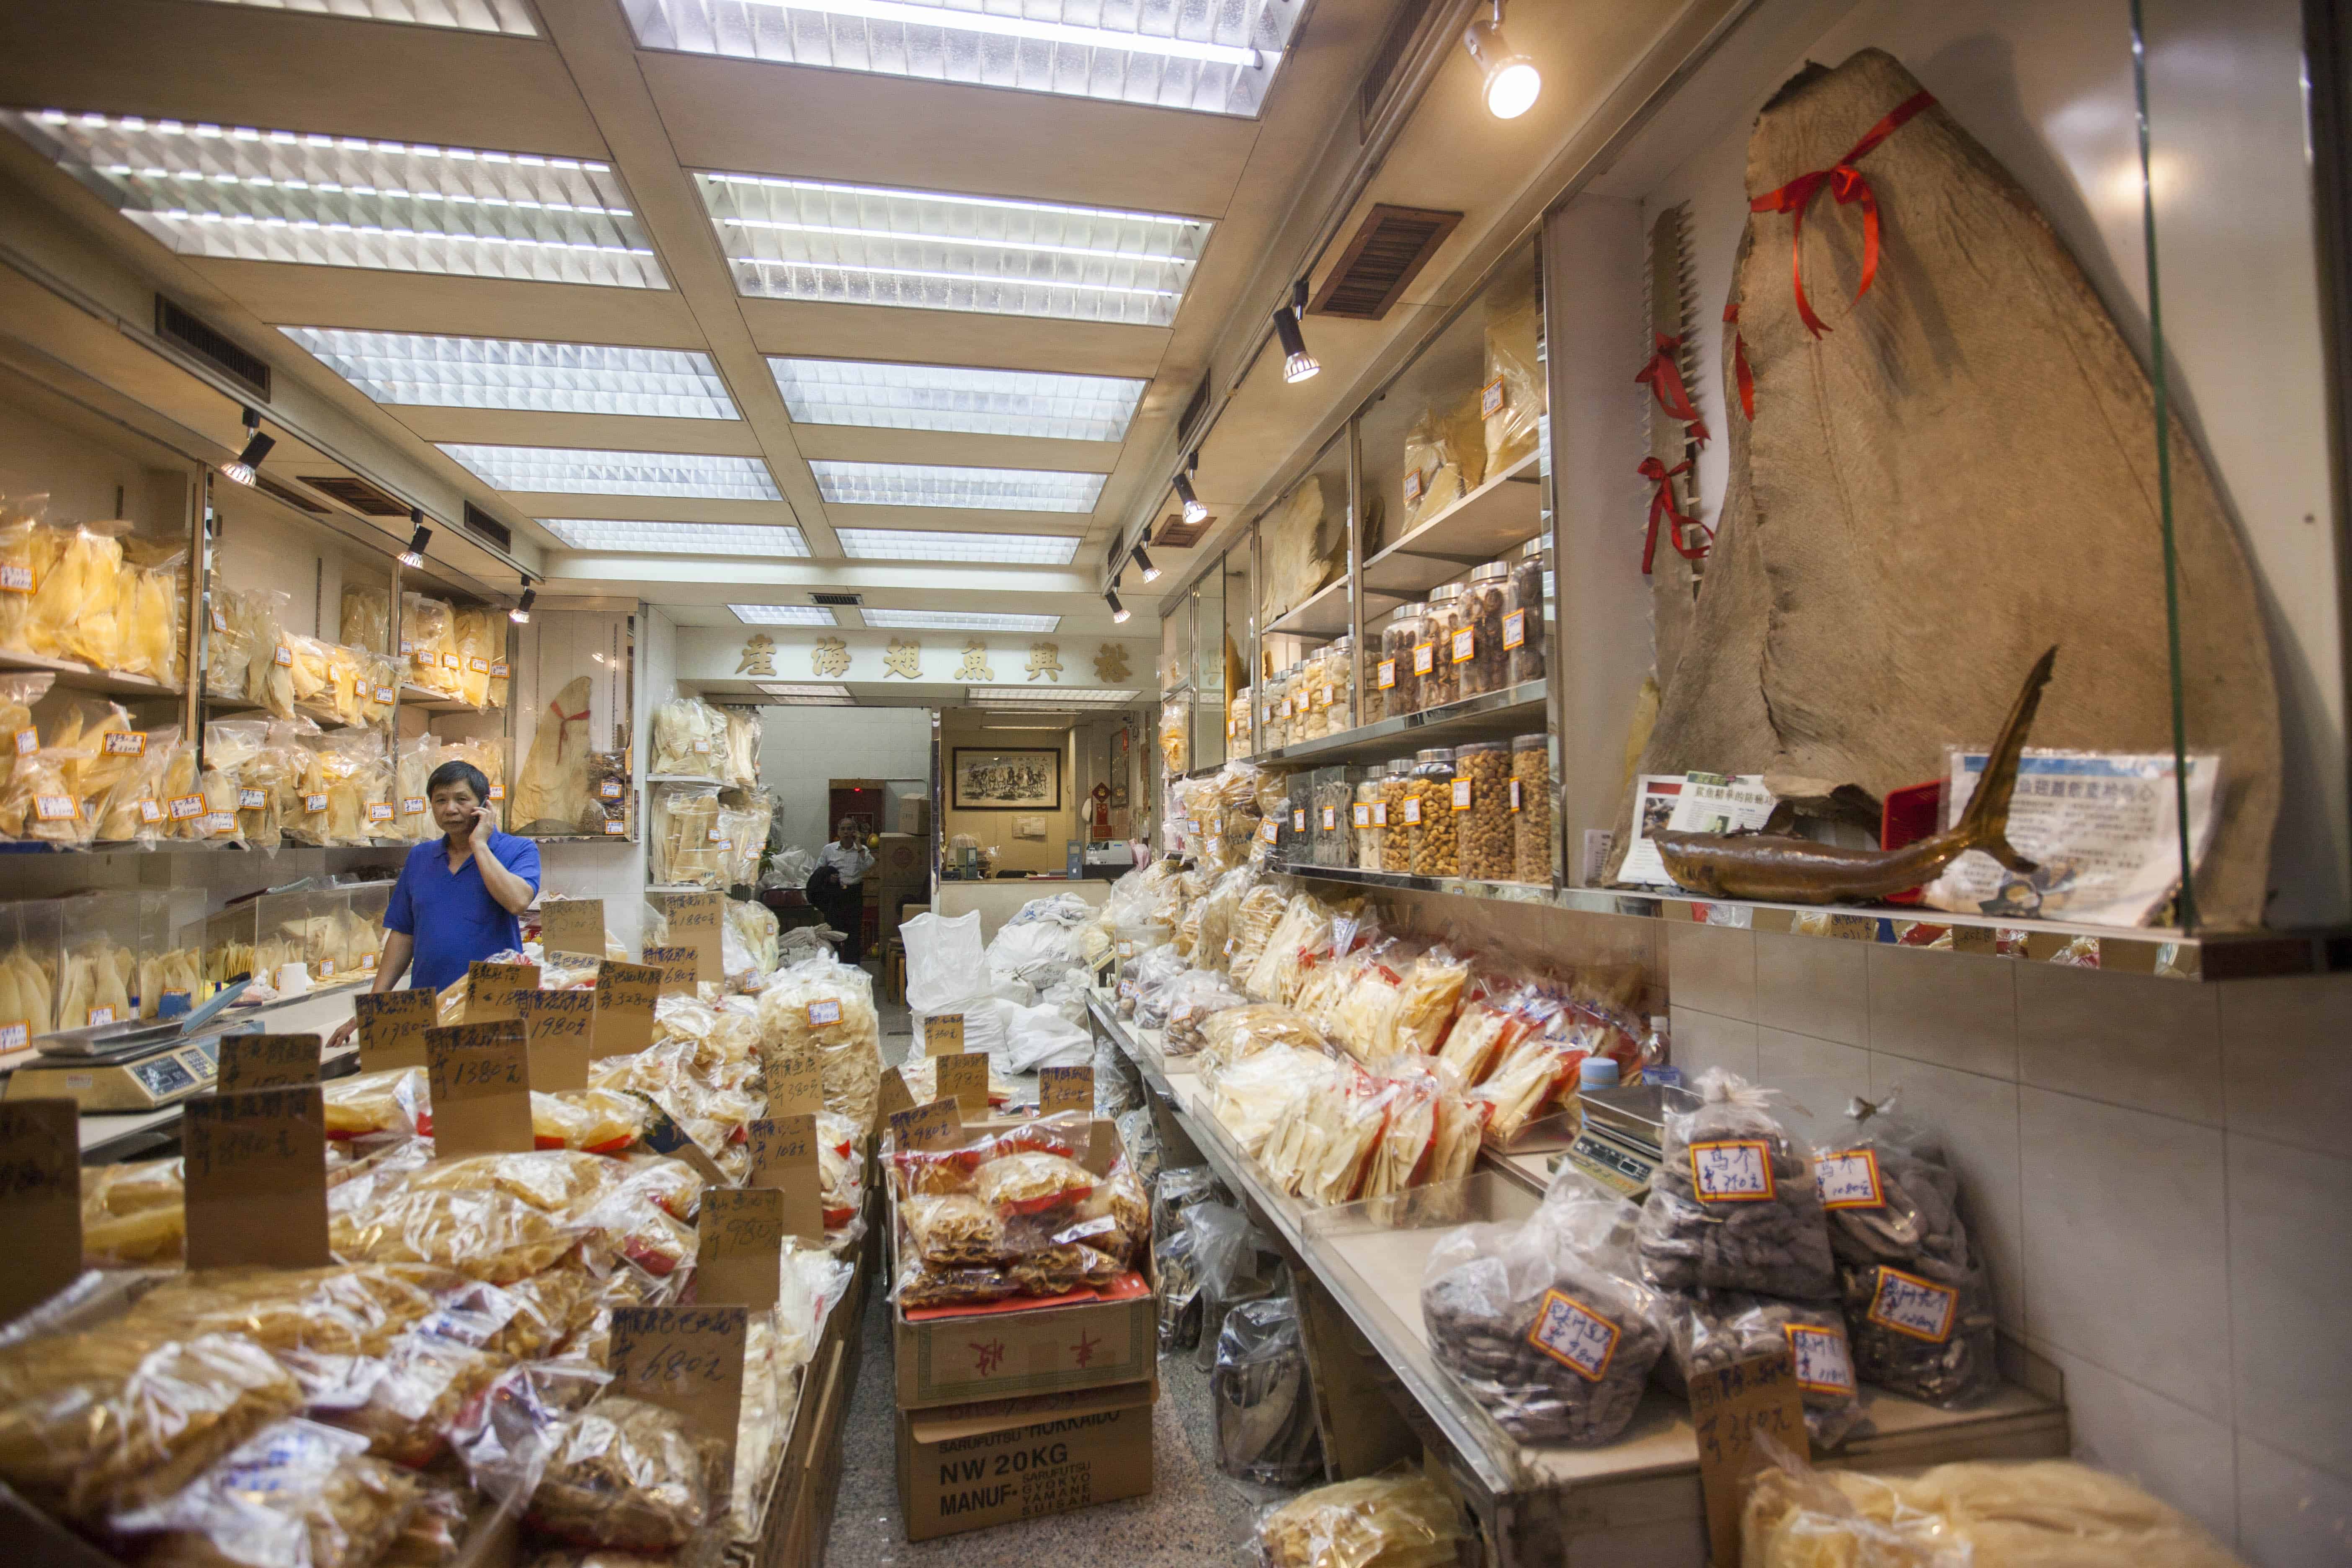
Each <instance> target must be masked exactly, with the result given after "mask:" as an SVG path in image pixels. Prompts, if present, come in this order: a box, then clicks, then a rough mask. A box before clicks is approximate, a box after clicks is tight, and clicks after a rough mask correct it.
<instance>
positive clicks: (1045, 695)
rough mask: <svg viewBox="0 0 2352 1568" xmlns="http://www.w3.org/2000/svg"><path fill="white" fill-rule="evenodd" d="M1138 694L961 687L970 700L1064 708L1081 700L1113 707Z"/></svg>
mask: <svg viewBox="0 0 2352 1568" xmlns="http://www.w3.org/2000/svg"><path fill="white" fill-rule="evenodd" d="M1141 695H1142V693H1141V692H1139V691H1105V690H1102V689H1097V688H1089V687H1084V686H1074V687H1064V688H1061V689H1047V688H1044V687H1037V686H968V687H966V688H965V689H964V693H963V698H964V700H965V701H966V702H970V703H974V704H996V703H1003V704H1006V705H1010V706H1013V707H1019V706H1023V705H1025V704H1029V703H1050V704H1052V705H1053V706H1055V707H1057V708H1066V707H1068V706H1069V705H1070V704H1072V703H1084V704H1086V705H1087V706H1088V707H1093V708H1113V707H1117V706H1118V705H1120V704H1122V703H1127V702H1132V701H1134V700H1136V699H1137V698H1138V697H1140V696H1141Z"/></svg>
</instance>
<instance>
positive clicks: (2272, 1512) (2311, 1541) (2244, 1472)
mask: <svg viewBox="0 0 2352 1568" xmlns="http://www.w3.org/2000/svg"><path fill="white" fill-rule="evenodd" d="M2238 1555H2239V1556H2241V1557H2243V1558H2244V1559H2245V1560H2246V1561H2247V1562H2248V1563H2252V1565H2253V1568H2313V1565H2314V1564H2317V1563H2352V1479H2346V1478H2344V1477H2342V1476H2335V1475H2330V1474H2328V1473H2327V1472H2326V1471H2325V1470H2318V1469H2314V1468H2312V1467H2310V1466H2309V1465H2306V1464H2304V1463H2303V1462H2302V1461H2300V1460H2298V1459H2296V1458H2293V1457H2292V1456H2290V1455H2286V1454H2282V1453H2280V1452H2279V1451H2278V1450H2277V1449H2276V1448H2273V1447H2271V1446H2270V1445H2269V1444H2267V1443H2264V1442H2262V1441H2260V1440H2259V1439H2257V1438H2254V1437H2252V1436H2248V1435H2246V1434H2245V1433H2243V1432H2241V1433H2239V1434H2238Z"/></svg>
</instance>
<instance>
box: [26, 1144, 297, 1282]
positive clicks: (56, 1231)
mask: <svg viewBox="0 0 2352 1568" xmlns="http://www.w3.org/2000/svg"><path fill="white" fill-rule="evenodd" d="M323 1125H324V1123H323V1122H322V1123H321V1126H322V1127H323ZM321 1158H322V1159H323V1158H324V1155H323V1154H322V1155H321ZM320 1180H321V1181H322V1182H323V1181H324V1177H323V1176H322V1177H321V1178H320ZM324 1191H325V1189H324V1187H323V1186H322V1187H321V1188H320V1192H321V1194H323V1193H324ZM0 1226H5V1229H6V1232H7V1237H8V1264H9V1267H8V1268H7V1270H6V1271H5V1274H0V1319H7V1318H13V1317H15V1316H16V1314H17V1313H19V1312H21V1311H23V1310H25V1309H26V1308H27V1307H30V1306H32V1305H34V1304H35V1303H36V1302H38V1301H41V1300H47V1298H48V1297H49V1296H51V1295H53V1294H54V1293H56V1292H57V1291H59V1290H62V1289H65V1288H66V1287H67V1286H68V1285H70V1284H72V1283H73V1282H74V1279H75V1277H76V1276H78V1275H79V1274H80V1273H81V1108H80V1107H79V1105H77V1104H75V1103H74V1102H73V1101H72V1100H9V1101H6V1102H0Z"/></svg>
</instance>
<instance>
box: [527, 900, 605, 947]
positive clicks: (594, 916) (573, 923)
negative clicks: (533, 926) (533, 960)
mask: <svg viewBox="0 0 2352 1568" xmlns="http://www.w3.org/2000/svg"><path fill="white" fill-rule="evenodd" d="M539 946H540V951H541V952H575V953H586V954H587V955H588V956H589V957H591V958H602V957H604V900H602V899H541V900H540V904H539Z"/></svg>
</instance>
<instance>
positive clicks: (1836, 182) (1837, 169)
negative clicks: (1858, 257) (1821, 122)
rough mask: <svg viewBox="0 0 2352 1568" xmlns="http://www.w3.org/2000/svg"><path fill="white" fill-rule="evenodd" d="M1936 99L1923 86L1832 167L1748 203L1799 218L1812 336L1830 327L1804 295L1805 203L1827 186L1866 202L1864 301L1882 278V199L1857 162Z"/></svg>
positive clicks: (1795, 280)
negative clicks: (1880, 214) (1879, 202)
mask: <svg viewBox="0 0 2352 1568" xmlns="http://www.w3.org/2000/svg"><path fill="white" fill-rule="evenodd" d="M1935 101H1936V96H1935V94H1933V93H1931V92H1929V91H1927V89H1924V88H1923V89H1920V90H1919V91H1917V92H1915V93H1913V94H1912V95H1911V96H1910V97H1909V98H1906V99H1905V100H1903V101H1902V102H1901V103H1898V104H1896V105H1895V107H1894V108H1893V109H1892V110H1889V111H1888V112H1887V115H1886V118H1885V119H1884V120H1882V121H1879V122H1878V123H1877V124H1875V125H1874V126H1872V127H1871V128H1870V129H1869V131H1867V132H1864V135H1863V138H1862V140H1861V141H1859V142H1855V143H1854V144H1853V147H1852V149H1850V150H1849V151H1848V152H1847V153H1846V155H1845V156H1844V157H1843V158H1840V159H1839V160H1838V161H1837V162H1836V163H1834V164H1832V166H1830V167H1829V168H1826V169H1815V170H1814V171H1812V172H1811V174H1800V175H1798V176H1797V177H1796V178H1795V179H1793V180H1790V182H1789V183H1788V184H1785V185H1782V186H1781V187H1780V189H1779V190H1777V191H1768V192H1766V193H1765V194H1764V195H1760V196H1758V197H1757V198H1756V199H1755V200H1754V201H1752V202H1749V203H1748V211H1750V212H1759V213H1787V214H1789V215H1790V217H1791V218H1792V219H1793V220H1794V221H1792V222H1791V223H1790V225H1789V244H1790V252H1791V255H1790V262H1789V279H1790V283H1791V284H1792V285H1793V286H1794V287H1795V289H1796V291H1797V315H1798V318H1799V319H1800V320H1801V321H1803V322H1804V323H1805V330H1806V331H1810V332H1811V333H1812V334H1813V336H1815V337H1817V338H1818V337H1820V336H1821V335H1822V333H1823V332H1826V331H1829V328H1828V327H1827V326H1825V325H1824V324H1823V323H1822V319H1821V318H1820V317H1819V316H1816V315H1814V314H1813V307H1812V302H1811V300H1807V299H1806V298H1805V274H1804V262H1805V246H1804V234H1805V208H1806V206H1807V205H1809V204H1810V203H1811V201H1812V199H1813V197H1814V196H1816V195H1820V194H1821V190H1822V186H1824V185H1826V186H1828V187H1829V191H1830V195H1832V196H1833V197H1835V198H1836V200H1837V204H1838V205H1840V206H1849V205H1853V203H1855V202H1860V203H1861V204H1862V285H1861V287H1859V288H1857V289H1854V291H1853V297H1854V298H1855V299H1856V300H1859V299H1861V298H1862V297H1863V296H1864V294H1867V293H1869V292H1870V285H1871V282H1872V280H1873V279H1875V278H1876V277H1877V276H1878V197H1877V195H1875V194H1874V193H1873V192H1872V190H1871V188H1870V182H1869V181H1868V180H1866V179H1864V178H1863V175H1862V171H1861V170H1860V169H1857V168H1855V167H1854V165H1855V164H1856V163H1860V162H1861V161H1862V160H1863V159H1864V157H1866V156H1868V155H1869V153H1870V150H1871V149H1872V148H1874V147H1875V146H1877V145H1878V144H1879V143H1880V142H1884V141H1885V140H1886V139H1887V138H1888V137H1889V136H1892V135H1894V134H1895V132H1896V131H1897V130H1898V129H1900V128H1901V126H1902V124H1903V122H1904V121H1906V120H1909V119H1910V118H1911V117H1912V116H1913V115H1915V114H1916V113H1918V112H1919V111H1920V110H1923V109H1925V108H1927V106H1928V105H1929V104H1931V103H1933V102H1935Z"/></svg>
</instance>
